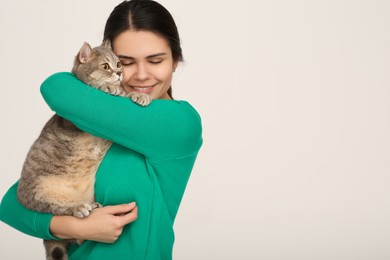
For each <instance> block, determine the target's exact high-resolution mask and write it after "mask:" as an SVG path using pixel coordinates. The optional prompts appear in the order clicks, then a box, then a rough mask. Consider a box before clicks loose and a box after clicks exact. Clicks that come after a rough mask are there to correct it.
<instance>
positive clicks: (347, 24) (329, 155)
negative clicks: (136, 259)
mask: <svg viewBox="0 0 390 260" xmlns="http://www.w3.org/2000/svg"><path fill="white" fill-rule="evenodd" d="M119 2H120V1H114V0H110V1H107V0H106V1H92V0H83V1H76V0H68V1H49V0H38V1H27V0H20V1H3V0H2V3H1V8H0V33H1V41H0V57H1V62H0V73H1V77H0V81H1V89H2V91H1V92H2V94H1V95H0V108H1V109H0V118H1V135H0V138H1V146H0V158H1V163H0V173H1V178H0V180H1V181H0V196H3V195H4V193H5V192H6V190H7V189H8V188H9V187H10V186H11V185H12V184H13V183H14V182H15V181H16V180H17V179H18V177H19V176H20V170H21V167H22V163H23V161H24V158H25V156H26V153H27V151H28V149H29V147H30V145H31V144H32V142H33V141H34V140H35V139H36V137H37V136H38V134H39V132H40V130H41V128H42V126H43V124H44V123H45V122H46V121H47V119H48V118H49V117H50V115H51V114H52V112H51V111H50V109H49V108H48V107H47V106H46V104H45V102H44V101H43V99H42V97H41V96H40V93H39V86H40V83H41V82H42V81H43V80H44V79H45V78H46V77H47V76H49V75H50V74H52V73H54V72H57V71H69V70H70V68H71V66H72V61H73V57H74V55H75V54H76V53H77V51H78V50H79V48H80V47H81V45H82V43H83V42H84V41H88V42H90V43H91V44H92V45H98V44H99V43H100V41H101V39H102V34H103V28H104V24H105V21H106V18H107V17H108V15H109V13H110V12H111V10H112V9H113V7H114V6H115V5H116V4H118V3H119ZM160 3H162V4H163V5H164V6H165V7H167V8H168V9H169V10H170V11H171V13H172V14H173V16H174V18H175V19H176V22H177V25H178V27H179V31H180V33H181V36H182V42H183V49H184V55H185V60H186V62H185V63H184V64H182V65H181V66H180V68H179V69H178V70H177V71H176V74H175V79H174V84H173V86H174V95H175V97H176V99H186V100H188V101H190V102H191V103H192V104H193V105H194V106H195V107H196V108H197V109H198V111H199V112H200V114H201V115H202V118H203V126H204V146H203V147H202V150H201V152H200V154H199V157H198V161H197V163H196V166H195V168H194V171H193V175H192V177H191V179H190V182H189V184H188V188H187V191H186V194H185V196H184V199H183V202H182V206H181V208H180V210H179V214H178V217H177V221H176V223H175V230H176V243H175V249H174V256H175V259H178V260H199V259H203V260H219V259H221V260H222V259H223V260H230V259H232V260H233V259H234V260H235V259H244V260H252V259H254V260H255V259H256V260H257V259H265V260H388V259H390V223H389V221H390V201H389V200H390V190H389V184H390V160H389V159H390V102H389V100H390V84H389V83H390V77H389V75H390V73H389V72H390V15H389V13H390V1H387V0H382V1H380V0H354V1H353V0H337V1H336V0H321V1H320V0H311V1H310V0H295V1H292V0H272V1H271V0H268V1H265V0H241V1H233V0H214V1H209V0H198V1H184V0H161V1H160ZM0 241H1V242H0V244H1V250H0V259H43V255H44V254H43V253H44V249H43V246H42V243H41V241H40V239H36V238H32V237H29V236H26V235H24V234H22V233H19V232H18V231H16V230H14V229H12V228H10V227H9V226H7V225H5V224H4V223H0Z"/></svg>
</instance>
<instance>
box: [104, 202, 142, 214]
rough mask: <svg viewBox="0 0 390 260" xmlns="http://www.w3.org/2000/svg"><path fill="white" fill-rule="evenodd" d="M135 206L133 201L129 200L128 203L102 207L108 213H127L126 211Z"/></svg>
mask: <svg viewBox="0 0 390 260" xmlns="http://www.w3.org/2000/svg"><path fill="white" fill-rule="evenodd" d="M135 207H136V204H135V202H131V203H129V204H120V205H114V206H106V207H104V209H105V210H106V212H107V213H109V214H113V215H121V214H124V213H127V212H129V211H131V210H133V209H134V208H135Z"/></svg>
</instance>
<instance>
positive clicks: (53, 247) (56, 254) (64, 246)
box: [43, 240, 69, 260]
mask: <svg viewBox="0 0 390 260" xmlns="http://www.w3.org/2000/svg"><path fill="white" fill-rule="evenodd" d="M43 245H44V246H45V249H46V260H68V247H69V242H68V241H65V240H43Z"/></svg>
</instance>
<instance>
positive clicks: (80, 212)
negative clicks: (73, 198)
mask: <svg viewBox="0 0 390 260" xmlns="http://www.w3.org/2000/svg"><path fill="white" fill-rule="evenodd" d="M95 208H96V207H95ZM93 209H94V204H90V203H84V204H83V205H81V206H78V207H76V208H74V209H73V216H74V217H77V218H85V217H88V216H89V214H90V213H91V211H92V210H93Z"/></svg>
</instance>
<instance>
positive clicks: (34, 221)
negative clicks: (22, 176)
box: [0, 182, 56, 239]
mask: <svg viewBox="0 0 390 260" xmlns="http://www.w3.org/2000/svg"><path fill="white" fill-rule="evenodd" d="M17 187H18V182H16V183H15V184H14V185H13V186H12V187H11V188H10V189H9V190H8V191H7V193H6V194H5V195H4V197H3V199H2V201H1V205H0V220H1V221H3V222H4V223H6V224H8V225H10V226H11V227H13V228H15V229H17V230H19V231H21V232H23V233H25V234H27V235H31V236H34V237H39V238H43V239H56V238H55V237H54V236H53V235H52V234H51V233H50V231H49V226H50V221H51V218H52V215H51V214H47V213H38V212H35V211H32V210H29V209H27V208H25V207H24V206H23V205H21V204H20V203H19V201H18V199H17V194H16V193H17Z"/></svg>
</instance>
